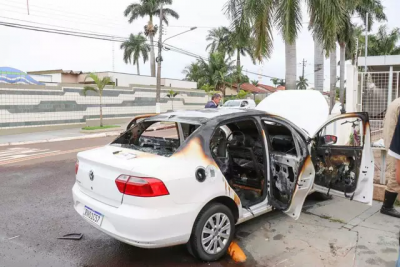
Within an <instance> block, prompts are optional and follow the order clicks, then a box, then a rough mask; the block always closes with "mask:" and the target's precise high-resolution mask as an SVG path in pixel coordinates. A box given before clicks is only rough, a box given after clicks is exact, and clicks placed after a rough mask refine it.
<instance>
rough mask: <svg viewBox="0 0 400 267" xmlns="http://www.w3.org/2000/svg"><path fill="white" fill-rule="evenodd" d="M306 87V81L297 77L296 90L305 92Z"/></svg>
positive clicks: (301, 77)
mask: <svg viewBox="0 0 400 267" xmlns="http://www.w3.org/2000/svg"><path fill="white" fill-rule="evenodd" d="M307 87H308V79H306V78H304V77H303V76H300V77H299V80H298V81H297V89H300V90H306V89H307Z"/></svg>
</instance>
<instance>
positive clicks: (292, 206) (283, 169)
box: [263, 118, 315, 219]
mask: <svg viewBox="0 0 400 267" xmlns="http://www.w3.org/2000/svg"><path fill="white" fill-rule="evenodd" d="M263 121H264V123H265V124H264V127H265V128H266V131H267V138H268V146H269V147H270V149H269V150H270V158H271V175H270V183H269V185H270V186H269V188H270V205H272V206H273V207H274V208H276V209H279V210H282V211H283V212H284V213H285V214H287V215H288V216H290V217H292V218H294V219H298V218H299V217H300V214H301V210H302V207H303V204H304V201H305V199H306V197H307V195H308V194H309V192H310V191H311V190H312V186H313V183H314V176H315V171H314V166H313V164H312V160H311V157H310V155H309V152H308V149H307V143H306V140H305V139H304V138H302V137H301V136H300V134H299V133H298V132H297V131H298V130H299V129H297V130H296V129H295V128H296V127H295V126H293V125H291V123H289V122H286V121H281V120H279V119H273V118H268V119H264V120H263ZM275 139H276V140H278V141H279V142H274V141H275ZM289 141H291V142H289ZM289 143H291V145H289ZM288 146H289V149H288ZM290 147H291V148H290ZM282 148H284V149H282Z"/></svg>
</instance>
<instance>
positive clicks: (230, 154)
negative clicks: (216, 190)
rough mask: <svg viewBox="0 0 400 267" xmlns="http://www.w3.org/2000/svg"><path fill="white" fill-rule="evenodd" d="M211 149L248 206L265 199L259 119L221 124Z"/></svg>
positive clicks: (215, 133) (246, 206)
mask: <svg viewBox="0 0 400 267" xmlns="http://www.w3.org/2000/svg"><path fill="white" fill-rule="evenodd" d="M210 150H211V153H212V156H213V158H214V160H215V161H216V163H217V164H218V166H219V168H220V170H221V172H222V173H223V175H224V176H225V178H226V179H227V181H228V183H229V185H230V186H231V187H232V188H233V189H234V190H235V192H236V193H237V195H238V196H239V198H240V200H241V202H242V206H243V207H244V208H248V207H250V206H251V205H254V204H256V203H259V202H261V201H263V200H264V199H265V197H266V187H265V186H264V185H265V183H266V174H265V167H266V166H265V149H264V144H263V140H262V137H261V134H260V131H259V130H258V128H257V126H256V123H255V121H253V120H250V119H247V120H241V121H236V122H232V123H228V124H226V125H222V126H220V127H218V129H217V130H216V131H215V132H214V134H213V136H212V138H211V142H210Z"/></svg>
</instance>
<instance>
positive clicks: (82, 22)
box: [1, 8, 127, 29]
mask: <svg viewBox="0 0 400 267" xmlns="http://www.w3.org/2000/svg"><path fill="white" fill-rule="evenodd" d="M1 11H7V12H12V13H16V14H22V15H26V14H25V13H21V12H17V11H15V10H8V9H4V8H2V9H1ZM29 16H30V17H38V18H45V19H52V20H55V21H57V20H61V21H65V22H69V23H75V24H87V25H95V26H98V27H107V28H112V29H120V27H121V26H118V27H117V26H111V25H108V24H103V25H99V23H91V22H87V21H71V20H67V19H63V18H60V17H57V18H54V17H48V16H41V15H36V14H30V15H29ZM126 26H127V25H125V27H126Z"/></svg>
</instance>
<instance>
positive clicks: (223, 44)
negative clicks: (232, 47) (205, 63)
mask: <svg viewBox="0 0 400 267" xmlns="http://www.w3.org/2000/svg"><path fill="white" fill-rule="evenodd" d="M230 35H231V32H230V30H229V29H228V28H227V27H219V28H215V29H211V30H210V31H209V32H208V35H207V37H206V41H207V42H210V43H209V44H208V45H207V47H206V50H208V49H210V52H211V53H214V52H219V53H223V54H224V53H227V52H228V51H227V50H228V49H229V38H230Z"/></svg>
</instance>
